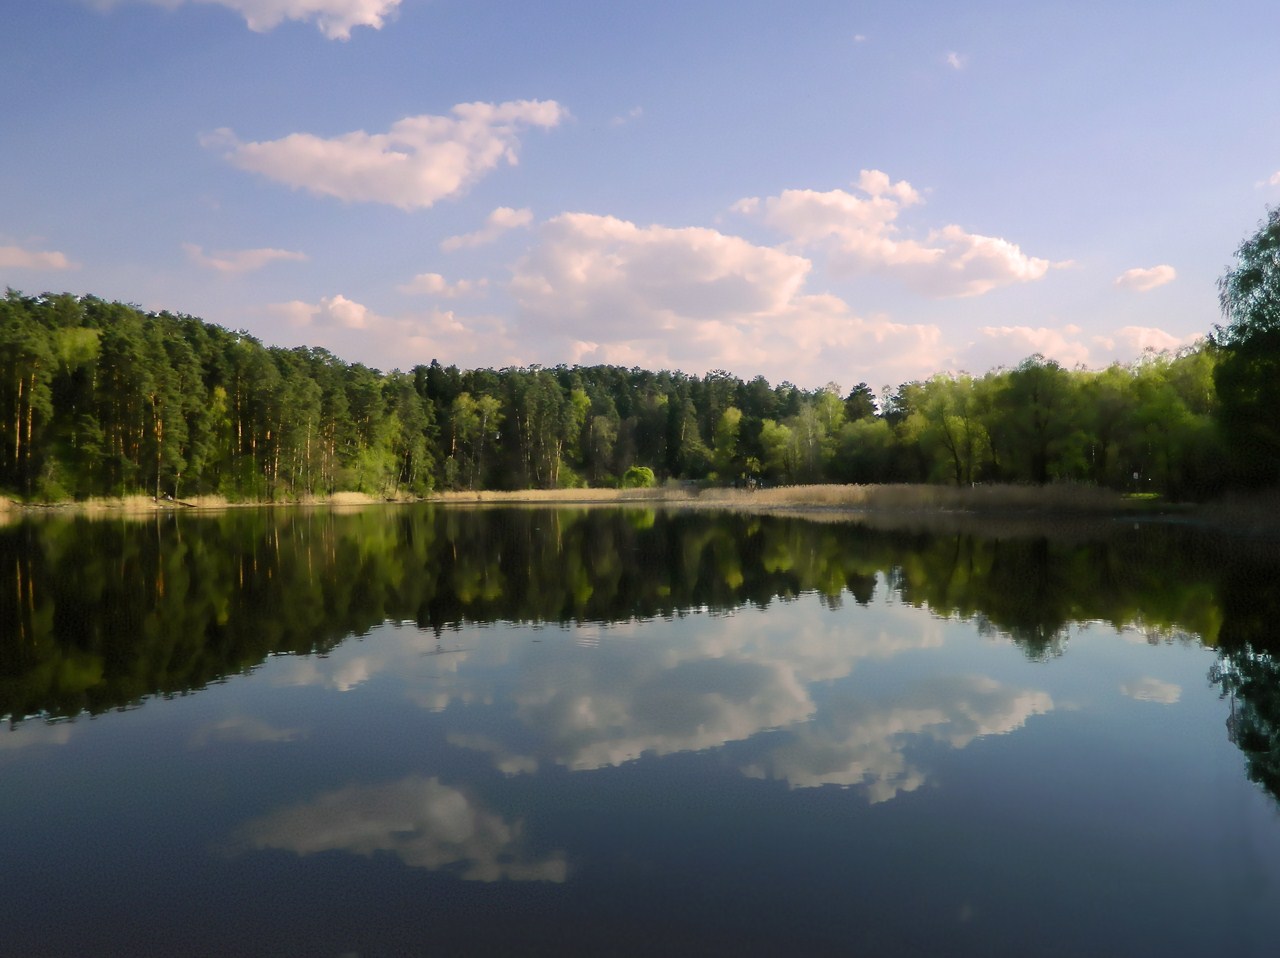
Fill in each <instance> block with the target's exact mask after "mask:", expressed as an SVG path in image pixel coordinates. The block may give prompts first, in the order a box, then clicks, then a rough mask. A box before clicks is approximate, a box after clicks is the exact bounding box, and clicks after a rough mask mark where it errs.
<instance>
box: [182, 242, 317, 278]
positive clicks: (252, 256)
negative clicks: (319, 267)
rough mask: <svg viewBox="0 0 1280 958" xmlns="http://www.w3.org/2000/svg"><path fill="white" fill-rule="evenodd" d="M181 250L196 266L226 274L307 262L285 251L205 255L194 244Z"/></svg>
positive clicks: (229, 252) (222, 251) (227, 252)
mask: <svg viewBox="0 0 1280 958" xmlns="http://www.w3.org/2000/svg"><path fill="white" fill-rule="evenodd" d="M182 248H183V250H184V251H185V252H186V254H187V259H189V260H191V262H193V263H195V264H196V265H197V266H203V267H204V268H205V269H212V270H217V271H218V272H219V273H227V274H235V273H250V272H253V271H254V270H258V269H262V268H263V267H264V266H267V265H268V264H270V263H274V262H277V261H280V260H284V261H288V262H294V263H305V262H306V261H307V254H306V253H299V252H296V251H294V250H287V249H238V250H218V251H215V252H211V253H205V251H204V250H203V249H202V248H201V247H199V246H197V245H196V244H195V243H183V244H182Z"/></svg>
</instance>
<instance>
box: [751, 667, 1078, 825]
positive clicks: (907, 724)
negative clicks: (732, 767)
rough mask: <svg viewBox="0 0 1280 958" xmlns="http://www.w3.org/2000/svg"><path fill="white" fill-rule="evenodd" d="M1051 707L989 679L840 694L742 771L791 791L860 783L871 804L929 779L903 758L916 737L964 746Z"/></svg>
mask: <svg viewBox="0 0 1280 958" xmlns="http://www.w3.org/2000/svg"><path fill="white" fill-rule="evenodd" d="M1053 707H1054V706H1053V699H1052V698H1050V696H1049V695H1048V693H1046V692H1040V691H1035V690H1032V689H1014V688H1010V687H1008V686H1005V685H1001V684H1000V683H999V682H997V681H995V680H994V679H991V678H988V677H986V676H956V677H954V678H947V679H939V680H936V681H934V682H929V683H923V684H921V685H920V686H919V687H917V688H915V689H912V690H909V691H908V692H907V693H906V694H904V695H902V696H900V697H899V698H898V700H897V701H896V702H895V704H893V705H892V706H888V707H877V706H875V705H873V704H868V703H867V702H866V701H865V700H862V699H854V698H851V697H846V696H840V697H838V698H835V699H833V700H832V701H831V702H830V703H829V704H828V705H827V706H825V707H824V710H823V712H822V713H820V714H819V715H818V716H817V717H816V718H815V720H814V721H813V722H810V723H807V724H805V725H802V726H799V727H797V728H795V729H793V730H790V731H791V737H790V739H789V740H786V741H784V743H783V744H781V745H778V746H777V747H775V748H773V749H770V750H769V751H768V752H767V753H766V754H765V755H764V756H763V757H762V758H761V759H760V760H758V761H756V762H754V763H752V764H750V765H748V766H747V767H745V768H744V769H743V772H744V773H745V774H747V775H750V776H753V777H755V778H772V779H781V780H783V781H786V782H787V783H788V784H789V785H790V786H791V787H792V788H813V787H817V786H820V785H844V786H862V787H864V788H865V789H866V793H867V797H868V799H869V800H870V801H871V802H872V803H876V802H884V801H888V800H889V799H892V798H895V797H896V796H898V795H900V794H902V793H904V792H911V791H914V790H915V789H917V788H919V787H920V786H921V785H923V784H924V783H925V782H926V781H927V780H928V773H927V772H926V771H925V770H924V769H922V768H919V767H918V766H916V765H914V764H912V763H911V762H910V761H909V760H908V758H907V755H906V751H907V748H908V747H909V746H910V745H911V744H913V742H916V741H919V740H921V739H928V740H932V741H935V742H940V743H944V744H946V745H949V746H951V747H952V748H954V749H962V748H965V747H966V746H968V745H969V744H970V743H971V742H973V741H974V740H976V739H979V738H983V737H986V736H989V735H1004V734H1008V733H1009V732H1013V731H1015V730H1016V729H1019V728H1022V727H1023V726H1024V725H1025V724H1026V722H1027V720H1028V719H1029V718H1031V717H1032V716H1033V715H1043V714H1045V713H1047V712H1050V711H1052V710H1053Z"/></svg>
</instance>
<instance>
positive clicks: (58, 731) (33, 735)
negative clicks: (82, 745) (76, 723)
mask: <svg viewBox="0 0 1280 958" xmlns="http://www.w3.org/2000/svg"><path fill="white" fill-rule="evenodd" d="M71 729H72V723H70V722H40V721H35V720H29V721H26V722H23V723H22V724H21V725H19V726H18V727H17V728H9V729H0V752H3V751H5V750H6V749H19V748H31V747H40V746H44V745H66V744H67V743H68V742H70V741H71Z"/></svg>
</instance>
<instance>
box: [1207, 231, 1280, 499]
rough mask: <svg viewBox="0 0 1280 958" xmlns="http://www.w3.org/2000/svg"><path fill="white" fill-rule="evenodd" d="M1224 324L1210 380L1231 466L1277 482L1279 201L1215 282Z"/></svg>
mask: <svg viewBox="0 0 1280 958" xmlns="http://www.w3.org/2000/svg"><path fill="white" fill-rule="evenodd" d="M1218 299H1219V304H1220V305H1221V307H1222V315H1223V317H1224V318H1225V319H1226V320H1227V325H1226V326H1225V327H1224V326H1215V327H1214V332H1213V337H1212V341H1213V343H1214V345H1215V346H1216V347H1217V348H1218V350H1219V351H1220V352H1221V357H1220V360H1219V362H1218V365H1217V368H1216V369H1215V371H1214V382H1215V384H1216V385H1217V390H1218V397H1219V401H1220V407H1219V410H1220V411H1219V418H1220V421H1221V423H1222V426H1223V429H1224V431H1225V434H1226V438H1227V441H1228V444H1229V447H1230V449H1231V450H1232V453H1233V454H1234V459H1235V462H1236V466H1237V469H1238V471H1239V474H1240V476H1241V478H1242V479H1244V480H1245V481H1246V482H1249V483H1251V484H1260V483H1276V482H1277V481H1280V207H1277V208H1275V209H1269V210H1268V211H1267V215H1266V217H1265V218H1264V219H1263V221H1262V223H1261V224H1260V225H1259V227H1258V230H1257V232H1256V233H1254V234H1253V236H1251V237H1249V238H1248V239H1247V240H1245V241H1244V243H1242V244H1241V246H1240V248H1239V249H1238V250H1236V254H1235V264H1234V265H1233V266H1231V267H1229V268H1228V269H1227V271H1226V273H1225V274H1223V276H1222V278H1221V279H1220V280H1219V281H1218Z"/></svg>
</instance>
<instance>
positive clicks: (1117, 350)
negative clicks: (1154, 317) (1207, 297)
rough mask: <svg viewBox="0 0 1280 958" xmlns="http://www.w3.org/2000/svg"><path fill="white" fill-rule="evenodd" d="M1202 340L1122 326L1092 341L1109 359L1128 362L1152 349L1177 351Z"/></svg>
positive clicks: (1159, 330)
mask: <svg viewBox="0 0 1280 958" xmlns="http://www.w3.org/2000/svg"><path fill="white" fill-rule="evenodd" d="M1202 338H1203V336H1202V335H1201V334H1200V333H1192V334H1190V335H1189V336H1175V335H1174V334H1173V333H1170V332H1166V331H1165V330H1163V329H1158V328H1156V327H1154V326H1122V327H1121V328H1120V329H1118V330H1116V332H1115V334H1114V335H1112V336H1095V337H1093V341H1094V343H1095V344H1097V346H1098V347H1100V348H1101V349H1102V350H1104V351H1106V352H1107V353H1109V354H1110V357H1111V358H1115V359H1120V360H1122V361H1128V360H1129V359H1132V358H1133V357H1135V356H1138V355H1140V354H1141V353H1143V352H1145V351H1146V350H1148V349H1154V350H1155V351H1156V352H1164V351H1165V350H1177V349H1181V348H1182V347H1183V346H1190V345H1191V344H1193V343H1195V342H1196V341H1197V340H1200V339H1202Z"/></svg>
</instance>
